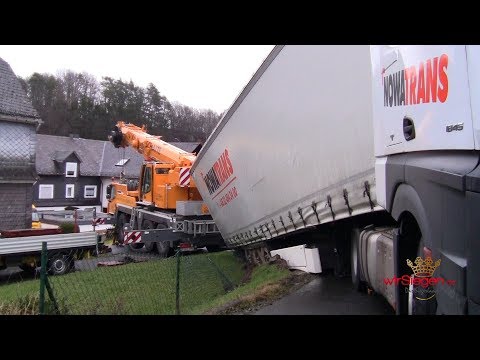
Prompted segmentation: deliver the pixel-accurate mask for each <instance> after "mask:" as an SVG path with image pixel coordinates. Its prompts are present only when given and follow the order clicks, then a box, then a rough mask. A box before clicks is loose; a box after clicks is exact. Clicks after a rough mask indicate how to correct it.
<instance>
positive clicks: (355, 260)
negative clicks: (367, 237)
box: [350, 228, 365, 291]
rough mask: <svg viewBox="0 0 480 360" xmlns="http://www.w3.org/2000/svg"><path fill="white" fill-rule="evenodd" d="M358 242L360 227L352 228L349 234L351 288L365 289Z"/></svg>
mask: <svg viewBox="0 0 480 360" xmlns="http://www.w3.org/2000/svg"><path fill="white" fill-rule="evenodd" d="M359 242H360V229H358V228H354V229H352V234H351V252H350V254H351V257H350V265H351V266H350V268H351V273H352V284H353V288H354V289H355V290H357V291H364V290H365V283H364V282H363V281H362V278H361V268H360V253H359V251H358V245H359Z"/></svg>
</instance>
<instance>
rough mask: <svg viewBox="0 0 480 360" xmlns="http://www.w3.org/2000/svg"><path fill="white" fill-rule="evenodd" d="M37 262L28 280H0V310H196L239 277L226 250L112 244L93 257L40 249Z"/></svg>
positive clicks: (172, 312)
mask: <svg viewBox="0 0 480 360" xmlns="http://www.w3.org/2000/svg"><path fill="white" fill-rule="evenodd" d="M45 245H46V244H45ZM81 258H83V259H81ZM79 259H81V260H79ZM41 263H42V266H41V268H40V269H37V272H36V274H35V275H33V276H32V278H31V279H29V280H25V279H20V280H21V281H6V282H5V281H4V282H3V284H2V283H1V281H0V314H2V313H4V314H9V313H11V314H15V313H18V314H37V313H39V314H68V315H76V314H79V315H90V314H92V315H93V314H105V315H124V314H125V315H127V314H128V315H133V314H134V315H137V314H138V315H175V314H197V313H201V312H202V311H204V310H205V308H206V307H207V306H208V304H209V303H210V302H212V301H213V300H215V299H216V298H217V297H219V296H221V295H223V294H225V293H227V292H229V291H231V290H233V289H234V288H235V287H236V286H238V285H239V283H240V281H241V279H242V277H243V265H242V263H241V261H240V260H239V259H238V258H236V257H235V256H234V255H233V253H232V252H230V251H224V252H218V253H184V252H180V251H177V253H176V255H175V256H174V257H170V258H167V259H162V258H160V257H158V256H157V255H153V254H149V253H143V252H130V251H126V248H121V247H116V246H114V247H112V252H108V253H105V254H100V255H98V256H88V254H86V253H81V252H80V251H78V250H76V251H75V252H71V253H68V252H62V253H58V252H54V251H51V252H50V251H48V249H44V251H43V252H42V262H41ZM17 280H18V279H17ZM2 293H3V294H4V295H2Z"/></svg>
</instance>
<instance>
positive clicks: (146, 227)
mask: <svg viewBox="0 0 480 360" xmlns="http://www.w3.org/2000/svg"><path fill="white" fill-rule="evenodd" d="M142 229H143V230H149V229H155V225H154V223H153V221H150V220H145V221H144V222H143V226H142ZM144 246H145V251H146V252H150V251H152V250H153V248H154V243H153V242H149V243H144Z"/></svg>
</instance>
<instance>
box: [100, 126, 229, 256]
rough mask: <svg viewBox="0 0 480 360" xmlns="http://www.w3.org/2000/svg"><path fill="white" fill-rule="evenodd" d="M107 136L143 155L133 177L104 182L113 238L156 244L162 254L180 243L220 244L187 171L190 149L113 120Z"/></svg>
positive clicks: (130, 243) (150, 247) (133, 246)
mask: <svg viewBox="0 0 480 360" xmlns="http://www.w3.org/2000/svg"><path fill="white" fill-rule="evenodd" d="M108 139H109V140H110V141H111V142H112V143H113V145H114V146H115V147H117V148H119V147H127V146H131V147H132V148H134V149H135V150H136V151H138V152H139V153H140V154H142V155H143V156H144V157H145V161H144V163H143V165H142V167H141V172H140V180H139V182H138V183H131V182H130V183H128V182H127V181H124V180H121V181H120V182H114V183H112V184H111V185H109V186H108V187H107V199H108V213H110V214H112V215H115V218H116V229H117V240H118V241H119V242H120V243H122V242H123V244H126V245H128V246H129V247H130V248H131V249H140V248H143V247H145V248H146V250H147V251H151V250H153V249H155V248H156V249H157V251H158V253H159V254H160V256H162V257H167V256H169V255H171V254H172V253H173V249H174V248H176V247H177V246H178V245H180V244H183V245H182V246H181V247H182V248H185V249H195V248H199V247H204V246H206V247H207V249H209V250H211V249H213V248H219V247H221V246H223V245H224V242H223V239H222V237H221V235H220V232H219V231H218V228H217V227H216V225H215V223H214V221H213V220H212V218H211V216H210V214H209V211H208V208H207V206H206V205H205V203H204V202H203V201H202V198H201V196H200V193H199V192H198V189H197V187H196V185H195V183H194V181H193V179H192V178H191V177H190V168H191V166H192V164H193V162H194V161H195V159H196V155H195V154H192V153H188V152H186V151H183V150H182V149H179V148H177V147H175V146H173V145H171V144H168V143H167V142H165V141H163V140H161V139H160V136H154V135H150V134H148V133H147V132H146V130H145V127H144V126H143V127H141V128H140V127H138V126H135V125H133V124H126V123H124V122H123V121H119V122H118V123H117V125H116V126H115V129H114V131H112V132H111V134H110V135H109V137H108Z"/></svg>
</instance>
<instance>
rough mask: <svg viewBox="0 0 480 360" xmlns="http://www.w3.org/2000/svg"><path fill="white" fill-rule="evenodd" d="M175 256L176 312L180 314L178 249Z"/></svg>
mask: <svg viewBox="0 0 480 360" xmlns="http://www.w3.org/2000/svg"><path fill="white" fill-rule="evenodd" d="M175 256H176V258H177V286H176V291H175V303H176V313H177V315H180V249H178V250H177V253H176V254H175Z"/></svg>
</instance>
